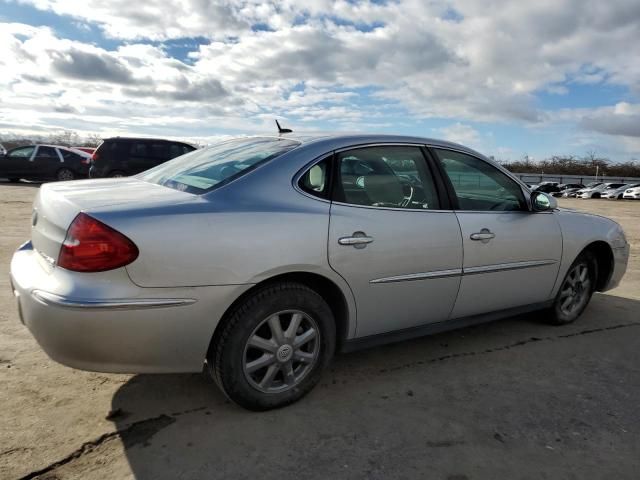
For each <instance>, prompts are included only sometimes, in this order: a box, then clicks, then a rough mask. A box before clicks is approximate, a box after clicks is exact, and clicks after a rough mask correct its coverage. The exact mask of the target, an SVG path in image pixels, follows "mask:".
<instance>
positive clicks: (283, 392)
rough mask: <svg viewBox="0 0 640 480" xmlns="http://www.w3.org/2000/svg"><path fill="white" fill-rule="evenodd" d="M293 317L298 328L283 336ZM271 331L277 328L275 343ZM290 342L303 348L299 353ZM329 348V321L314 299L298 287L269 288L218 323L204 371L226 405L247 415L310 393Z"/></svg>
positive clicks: (326, 361)
mask: <svg viewBox="0 0 640 480" xmlns="http://www.w3.org/2000/svg"><path fill="white" fill-rule="evenodd" d="M294 316H295V318H296V320H295V321H296V324H297V325H299V326H298V327H297V328H296V331H295V332H294V331H292V332H289V331H288V330H290V327H291V324H292V322H294ZM274 319H275V320H274ZM275 325H280V326H281V330H282V331H281V332H280V333H281V335H280V341H278V340H277V338H276V334H274V331H276V332H277V327H275ZM291 328H295V327H291ZM311 330H314V331H315V336H314V335H313V334H311V333H309V332H310V331H311ZM258 337H259V338H258ZM250 339H252V341H251V343H250V342H249V340H250ZM294 339H295V340H294ZM296 341H297V342H303V343H302V344H299V345H300V347H299V348H296V346H295V345H296V343H295V342H296ZM335 343H336V327H335V320H334V318H333V314H332V312H331V309H330V308H329V306H328V305H327V303H326V302H325V301H324V300H323V298H322V297H321V296H320V295H318V294H317V293H316V292H315V291H313V290H311V289H310V288H308V287H306V286H304V285H302V284H299V283H293V282H280V283H274V284H271V285H266V286H265V287H264V288H261V289H260V290H258V291H256V292H255V293H254V294H252V295H251V296H250V297H248V298H247V299H246V300H245V301H244V302H242V303H241V304H240V305H238V306H237V307H236V308H234V310H233V311H231V312H230V314H229V315H228V316H227V317H226V318H225V319H223V324H222V325H220V328H219V329H218V331H217V332H216V334H215V335H214V338H213V340H212V342H211V347H210V348H209V353H208V355H207V365H208V367H209V371H210V373H211V375H212V376H213V378H214V380H215V381H216V383H217V384H218V386H219V387H220V388H221V390H222V391H223V392H224V393H225V395H226V396H227V397H228V398H229V399H230V400H232V401H234V402H236V403H237V404H238V405H240V406H242V407H244V408H247V409H249V410H256V411H264V410H270V409H273V408H279V407H283V406H285V405H289V404H291V403H293V402H295V401H297V400H299V399H300V398H302V397H303V396H305V395H306V394H307V393H309V392H310V391H311V390H312V389H313V387H314V386H315V385H316V384H317V383H318V381H319V380H320V377H321V375H322V372H323V370H324V369H325V368H326V366H327V365H328V364H329V362H330V360H331V358H332V357H333V353H334V350H335ZM256 344H257V345H259V347H256V346H254V345H256ZM302 358H304V360H298V359H302ZM258 365H263V366H261V367H260V368H257V366H258ZM289 365H290V366H289ZM285 372H288V374H285Z"/></svg>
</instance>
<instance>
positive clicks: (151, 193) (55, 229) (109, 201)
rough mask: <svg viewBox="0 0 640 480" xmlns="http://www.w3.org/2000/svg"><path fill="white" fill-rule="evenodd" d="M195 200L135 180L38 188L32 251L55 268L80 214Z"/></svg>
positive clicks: (32, 220)
mask: <svg viewBox="0 0 640 480" xmlns="http://www.w3.org/2000/svg"><path fill="white" fill-rule="evenodd" d="M194 197H195V196H194V195H192V194H189V193H185V192H180V191H178V190H173V189H170V188H166V187H162V186H160V185H156V184H152V183H147V182H143V181H141V180H138V179H136V178H118V179H100V180H78V181H73V182H61V183H46V184H44V185H42V186H41V187H40V190H39V192H38V195H37V196H36V199H35V201H34V205H33V213H32V215H31V241H32V243H33V247H34V248H35V249H36V250H37V251H38V252H39V253H40V254H41V255H42V256H43V257H44V258H45V260H47V261H48V262H49V263H50V264H52V265H53V264H55V262H57V260H58V255H59V253H60V246H61V245H62V242H63V241H64V239H65V236H66V233H67V229H68V228H69V225H70V224H71V222H72V221H73V219H74V218H75V217H76V215H78V213H80V212H86V213H88V214H89V215H90V214H91V211H92V210H94V209H97V208H99V207H106V206H112V205H124V204H131V205H133V206H136V207H137V206H140V205H142V204H148V203H163V204H176V203H183V202H185V201H189V200H192V199H193V198H194Z"/></svg>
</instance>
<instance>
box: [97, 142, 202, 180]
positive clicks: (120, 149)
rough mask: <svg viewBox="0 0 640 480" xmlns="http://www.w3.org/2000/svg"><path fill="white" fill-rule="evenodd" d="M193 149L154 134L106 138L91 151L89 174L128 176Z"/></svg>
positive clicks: (98, 176)
mask: <svg viewBox="0 0 640 480" xmlns="http://www.w3.org/2000/svg"><path fill="white" fill-rule="evenodd" d="M193 150H195V147H193V146H191V145H189V144H186V143H182V142H174V141H170V140H161V139H155V138H125V137H114V138H107V139H105V140H104V141H103V142H102V143H101V144H100V146H98V148H97V149H96V151H95V153H94V154H93V160H92V164H91V169H90V171H89V176H90V177H91V178H102V177H128V176H130V175H135V174H137V173H140V172H143V171H145V170H149V169H150V168H153V167H155V166H157V165H160V164H161V163H164V162H166V161H167V160H171V159H172V158H176V157H179V156H180V155H184V154H185V153H189V152H192V151H193Z"/></svg>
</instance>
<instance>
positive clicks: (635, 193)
mask: <svg viewBox="0 0 640 480" xmlns="http://www.w3.org/2000/svg"><path fill="white" fill-rule="evenodd" d="M622 198H630V199H633V200H639V199H640V186H638V187H632V188H627V189H626V190H625V191H624V194H623V195H622Z"/></svg>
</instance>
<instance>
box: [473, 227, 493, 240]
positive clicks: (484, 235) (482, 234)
mask: <svg viewBox="0 0 640 480" xmlns="http://www.w3.org/2000/svg"><path fill="white" fill-rule="evenodd" d="M495 236H496V234H495V233H492V232H491V230H489V229H488V228H483V229H482V230H480V231H479V232H477V233H472V234H471V237H470V238H471V240H477V241H481V242H482V243H487V242H488V241H489V240H491V239H492V238H495Z"/></svg>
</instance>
